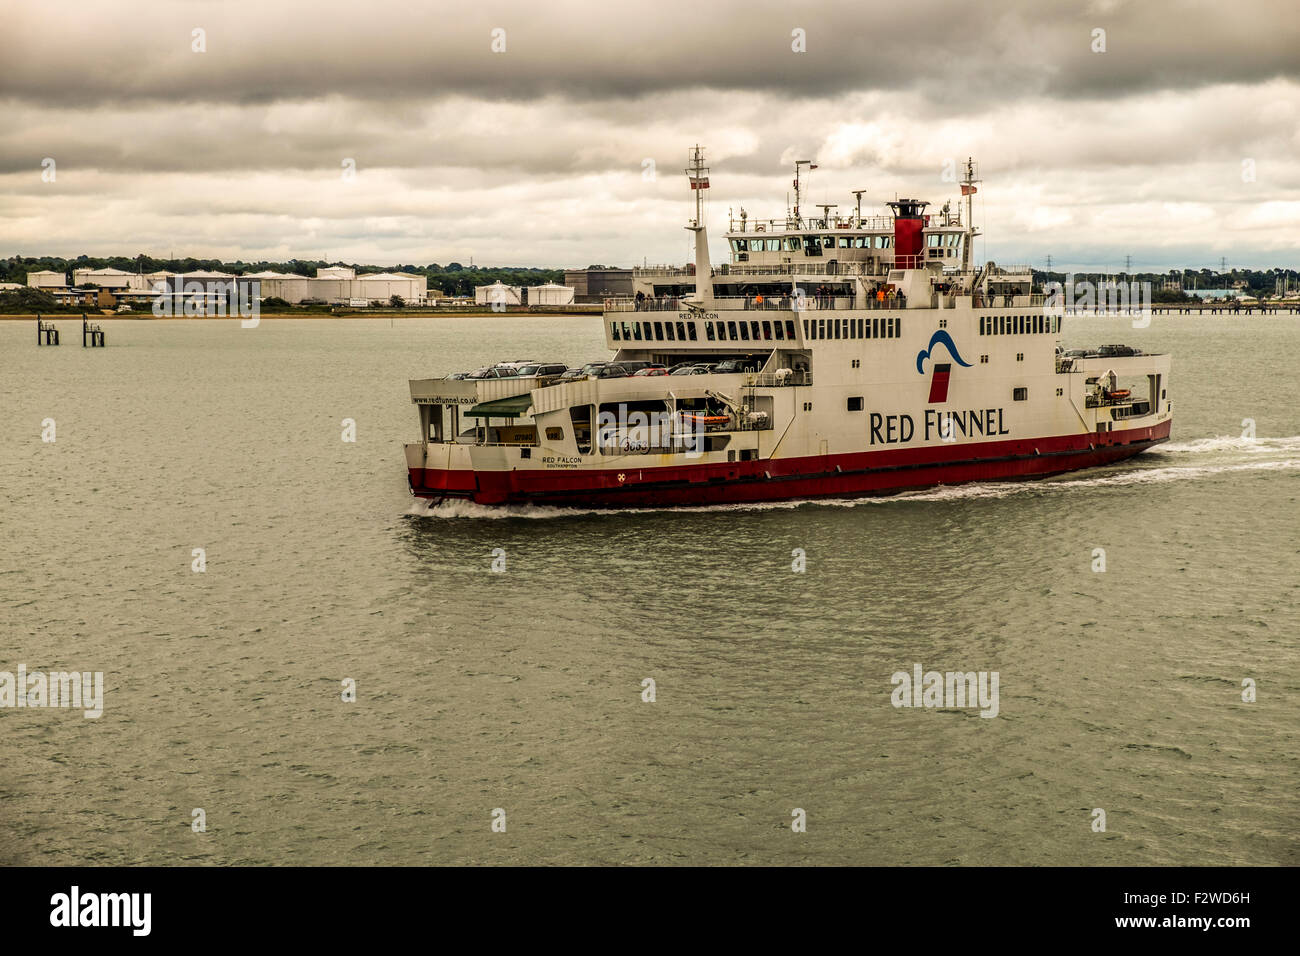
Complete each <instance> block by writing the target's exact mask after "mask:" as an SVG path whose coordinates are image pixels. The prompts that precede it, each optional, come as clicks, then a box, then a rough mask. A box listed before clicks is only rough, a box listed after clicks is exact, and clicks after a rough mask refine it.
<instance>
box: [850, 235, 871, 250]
mask: <svg viewBox="0 0 1300 956" xmlns="http://www.w3.org/2000/svg"><path fill="white" fill-rule="evenodd" d="M853 248H854V249H870V248H871V237H870V236H858V237H856V238H855V239H854V240H853Z"/></svg>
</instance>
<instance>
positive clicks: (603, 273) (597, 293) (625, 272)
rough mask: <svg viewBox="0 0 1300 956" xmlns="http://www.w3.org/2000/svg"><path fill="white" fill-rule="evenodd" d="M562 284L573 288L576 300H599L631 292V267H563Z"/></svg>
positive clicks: (629, 295)
mask: <svg viewBox="0 0 1300 956" xmlns="http://www.w3.org/2000/svg"><path fill="white" fill-rule="evenodd" d="M564 284H565V285H567V286H568V287H569V288H571V289H572V290H573V296H574V300H575V301H577V302H600V301H602V300H603V299H604V298H605V297H606V296H628V297H629V298H630V297H631V295H632V293H633V288H632V270H631V269H612V268H597V269H565V270H564Z"/></svg>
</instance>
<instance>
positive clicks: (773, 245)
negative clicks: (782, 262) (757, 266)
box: [767, 239, 781, 252]
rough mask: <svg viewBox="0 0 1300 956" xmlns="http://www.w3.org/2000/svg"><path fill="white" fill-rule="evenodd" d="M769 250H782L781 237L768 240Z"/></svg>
mask: <svg viewBox="0 0 1300 956" xmlns="http://www.w3.org/2000/svg"><path fill="white" fill-rule="evenodd" d="M767 251H768V252H780V251H781V240H780V239H769V240H767Z"/></svg>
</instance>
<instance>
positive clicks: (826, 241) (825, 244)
mask: <svg viewBox="0 0 1300 956" xmlns="http://www.w3.org/2000/svg"><path fill="white" fill-rule="evenodd" d="M822 248H823V249H834V248H835V237H834V236H822Z"/></svg>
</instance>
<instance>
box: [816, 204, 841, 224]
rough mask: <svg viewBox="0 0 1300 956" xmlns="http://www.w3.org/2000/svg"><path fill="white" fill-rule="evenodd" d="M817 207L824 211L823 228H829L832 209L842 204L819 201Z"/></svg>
mask: <svg viewBox="0 0 1300 956" xmlns="http://www.w3.org/2000/svg"><path fill="white" fill-rule="evenodd" d="M817 208H818V209H820V210H821V211H822V223H823V228H825V229H829V228H830V227H831V210H832V209H838V208H840V204H839V203H826V202H819V203H818V204H817Z"/></svg>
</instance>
